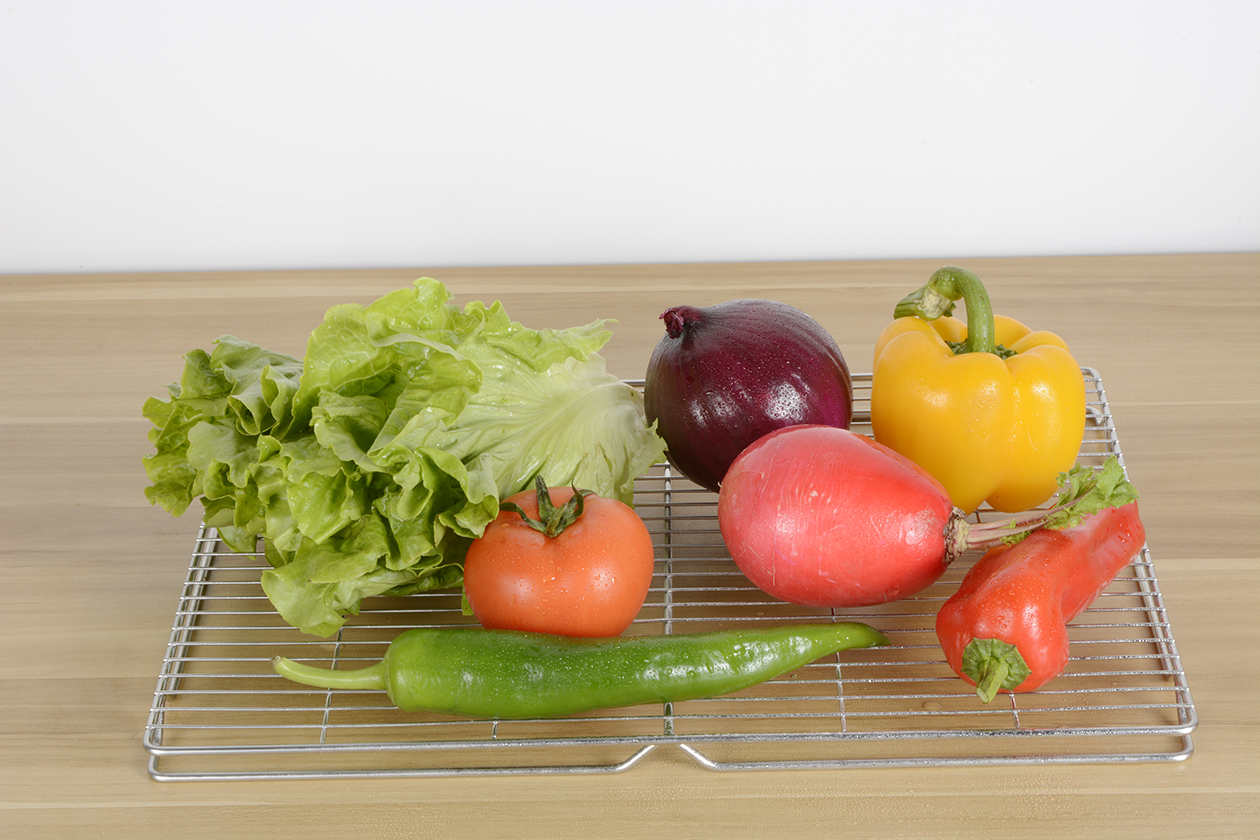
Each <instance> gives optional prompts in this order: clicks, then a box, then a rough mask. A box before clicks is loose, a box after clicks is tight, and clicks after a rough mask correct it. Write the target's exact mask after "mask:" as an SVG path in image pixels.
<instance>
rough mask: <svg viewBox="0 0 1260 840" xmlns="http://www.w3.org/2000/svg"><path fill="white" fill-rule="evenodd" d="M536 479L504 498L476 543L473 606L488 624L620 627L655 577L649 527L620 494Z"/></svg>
mask: <svg viewBox="0 0 1260 840" xmlns="http://www.w3.org/2000/svg"><path fill="white" fill-rule="evenodd" d="M538 484H539V489H538V490H525V491H522V492H520V493H515V494H513V495H511V496H509V497H508V498H506V499H504V500H503V501H502V504H501V506H500V510H499V514H498V516H497V517H495V520H494V521H493V522H491V523H490V524H489V525H488V526H486V530H485V533H483V534H482V535H481V536H480V537H478V538H477V539H475V540H473V541H472V544H471V545H469V547H468V552H467V554H466V556H465V557H464V597H465V607H466V612H467V613H470V614H472V615H473V616H474V617H476V619H477V621H478V623H480V624H481V625H482V626H483V627H485V628H487V629H499V630H523V631H528V632H533V633H550V634H555V635H561V636H589V637H600V636H617V635H619V634H621V633H622V632H623V631H625V629H626V628H627V627H629V626H630V624H631V623H632V622H633V621H634V618H635V616H636V615H637V614H638V613H639V610H640V609H641V608H642V607H643V603H644V599H645V598H646V597H647V594H648V591H649V589H650V588H651V585H652V575H653V573H654V570H655V564H656V559H655V547H654V545H653V541H652V534H651V532H650V531H649V530H648V527H647V525H646V524H645V523H644V522H643V520H642V519H641V518H639V516H638V514H636V513H635V512H634V510H633V509H632V508H631V507H630V506H629V505H627V504H625V503H624V502H621V501H619V500H617V499H609V498H607V497H605V496H601V495H600V494H599V493H582V492H581V491H576V490H574V489H573V488H572V487H557V488H555V489H554V490H550V491H548V490H547V488H546V484H545V483H544V482H541V481H540V482H539V483H538ZM578 496H581V501H577V500H576V497H578ZM549 524H550V525H551V528H550V530H552V531H555V532H556V533H555V534H554V535H549V534H548V530H549V528H548V525H549ZM562 524H563V527H560V526H561V525H562Z"/></svg>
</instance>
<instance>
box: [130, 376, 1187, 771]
mask: <svg viewBox="0 0 1260 840" xmlns="http://www.w3.org/2000/svg"><path fill="white" fill-rule="evenodd" d="M1082 373H1083V375H1084V377H1085V382H1086V388H1087V392H1088V408H1087V410H1088V416H1089V422H1088V424H1087V430H1086V436H1085V441H1084V443H1083V444H1082V447H1081V453H1080V462H1081V463H1084V464H1087V465H1094V466H1098V465H1101V464H1102V462H1103V460H1105V459H1106V458H1107V457H1108V456H1112V455H1114V456H1116V457H1117V458H1119V459H1120V462H1121V465H1123V463H1124V460H1123V454H1122V452H1121V450H1120V442H1119V439H1118V437H1117V435H1116V429H1115V425H1114V423H1113V421H1112V416H1111V411H1110V408H1109V406H1108V404H1107V398H1106V394H1105V392H1104V389H1103V384H1102V380H1101V378H1100V377H1099V375H1098V373H1097V371H1095V370H1093V369H1091V368H1083V369H1082ZM854 390H855V420H854V424H853V428H854V430H855V431H859V432H864V433H868V432H869V428H870V427H869V419H870V418H869V406H870V400H869V396H870V376H869V375H859V376H856V377H854ZM635 500H636V510H637V511H638V512H639V514H640V515H641V516H642V517H643V519H644V521H645V522H647V524H648V526H649V528H650V530H651V531H652V534H653V538H654V541H655V543H656V556H657V560H656V570H655V576H654V579H653V584H652V589H651V592H650V593H649V596H648V600H647V602H646V604H645V605H644V608H643V610H642V612H641V614H640V615H639V617H638V619H637V620H636V621H635V623H634V625H632V627H631V629H630V630H628V631H627V632H628V633H690V632H701V631H705V630H716V629H722V628H730V627H749V626H756V625H769V624H783V623H788V622H801V621H833V620H834V621H842V620H857V621H865V622H868V623H870V624H872V625H874V626H876V627H878V628H879V629H880V630H882V631H884V633H885V634H886V635H888V636H889V637H890V639H891V640H892V645H891V646H888V647H880V648H872V649H863V650H854V651H846V652H843V653H841V654H838V655H833V656H831V657H828V658H826V659H823V660H819V661H817V662H815V663H813V664H811V665H808V666H806V667H804V668H801V669H799V670H797V671H795V672H794V673H791V674H788V675H785V676H783V677H781V678H779V679H776V680H772V681H770V682H768V683H765V684H763V685H761V686H758V687H756V688H753V689H749V690H746V691H742V692H739V693H737V694H733V695H729V696H726V697H721V698H716V699H711V700H696V701H688V702H685V703H673V704H658V705H650V706H636V707H632V708H625V709H615V710H608V711H604V712H598V713H589V714H583V715H578V716H574V717H569V718H561V719H549V720H525V721H481V720H468V719H463V718H456V717H450V716H443V715H432V714H413V713H404V712H401V711H399V710H398V709H396V708H394V707H393V706H392V705H391V704H390V703H389V702H388V700H387V699H386V697H385V695H384V693H383V692H373V691H346V690H339V691H328V690H323V689H312V688H308V687H305V686H300V685H297V684H294V683H291V682H289V681H287V680H285V679H283V678H281V677H278V676H276V675H275V674H274V672H273V671H272V670H271V666H270V661H271V658H272V657H273V656H276V655H283V656H287V657H290V658H296V659H302V660H306V661H310V662H312V663H313V664H317V665H322V666H325V667H330V666H332V667H345V668H350V667H357V666H361V665H365V664H368V663H369V662H371V661H375V660H376V659H379V658H380V656H381V655H382V654H383V652H384V650H385V648H386V647H387V645H388V644H389V642H390V640H392V639H393V638H394V637H395V636H396V635H397V634H398V633H399V632H401V631H402V630H404V629H406V628H408V627H418V626H453V625H460V624H467V623H470V622H471V619H469V618H468V617H466V616H464V615H463V613H462V611H461V604H460V595H459V593H458V592H457V591H445V592H434V593H426V594H419V595H412V596H408V597H405V598H374V599H369V600H368V601H365V602H364V603H363V605H362V608H361V611H360V613H359V615H357V616H354V617H353V618H352V619H351V620H350V621H349V622H348V623H347V624H346V626H345V627H344V628H343V629H342V630H341V632H339V633H338V634H337V635H336V636H335V637H333V638H329V639H322V638H318V637H314V636H310V635H306V634H303V633H300V632H299V631H297V630H295V629H293V628H292V627H290V626H289V625H287V624H286V623H285V622H284V621H283V620H282V619H281V618H280V617H279V616H278V615H277V614H276V613H275V611H274V610H273V609H272V607H271V604H270V603H269V602H268V600H267V598H266V596H265V595H264V594H263V592H262V589H261V586H260V584H259V577H260V574H261V572H262V571H263V570H264V569H265V568H267V564H266V562H265V560H264V559H263V556H262V554H261V552H259V553H257V554H242V553H237V552H233V551H230V550H228V549H227V548H226V547H225V546H224V544H223V543H221V542H220V541H219V540H218V538H217V535H216V532H215V531H214V530H213V529H212V528H207V527H205V526H204V525H202V526H201V527H200V528H199V530H198V533H197V536H196V540H195V542H194V546H193V551H192V555H191V561H190V563H189V567H188V575H187V579H186V581H185V583H184V587H183V591H182V593H181V596H180V599H179V604H178V606H177V609H176V611H175V619H174V624H173V626H172V629H171V635H170V640H169V643H168V645H167V649H166V654H165V656H164V658H163V660H162V665H161V668H160V671H159V674H158V680H157V687H156V690H155V692H154V695H153V705H152V707H151V709H150V711H149V715H148V720H147V724H146V727H145V734H144V745H145V748H146V750H147V751H148V753H149V773H150V775H151V776H152V778H154V779H156V780H160V781H174V780H185V781H193V780H200V781H208V780H215V779H295V778H331V777H391V776H457V775H494V774H544V773H588V774H593V773H616V772H622V771H626V770H629V769H630V768H632V767H634V766H636V765H638V764H639V763H640V762H642V761H644V760H645V758H646V757H647V756H648V755H649V754H650V753H652V752H653V751H654V750H658V749H662V748H664V749H672V750H677V751H680V752H681V753H682V754H683V755H685V756H688V757H689V758H690V759H692V760H694V761H695V762H696V763H697V764H698V765H700V766H702V767H704V768H707V769H710V770H716V771H738V770H767V769H805V768H810V769H830V768H845V767H896V766H936V765H993V764H1066V763H1121V762H1150V761H1182V760H1185V759H1186V758H1188V757H1189V756H1190V755H1191V753H1192V751H1193V744H1192V740H1191V733H1192V732H1193V730H1194V729H1195V726H1196V724H1197V714H1196V711H1195V707H1194V703H1193V701H1192V699H1191V696H1190V689H1189V686H1188V684H1187V682H1186V676H1185V673H1184V671H1183V669H1182V666H1181V660H1180V657H1179V655H1178V653H1177V647H1176V641H1175V639H1174V637H1173V633H1172V627H1171V626H1170V624H1169V622H1168V617H1167V614H1166V611H1165V606H1164V602H1163V597H1162V595H1161V594H1160V590H1159V583H1158V579H1157V578H1156V575H1155V569H1154V564H1153V562H1152V558H1151V554H1150V551H1149V549H1148V548H1147V547H1143V549H1142V551H1141V552H1140V554H1139V555H1138V556H1137V557H1135V558H1134V560H1133V561H1132V562H1131V563H1130V565H1129V566H1128V567H1127V568H1126V569H1124V570H1123V571H1121V573H1120V574H1119V575H1118V576H1117V577H1116V579H1115V581H1113V583H1112V584H1111V586H1109V587H1108V589H1107V590H1106V591H1105V592H1104V593H1103V594H1102V596H1101V597H1099V598H1098V600H1097V601H1095V602H1094V604H1093V605H1092V606H1091V607H1090V608H1089V609H1087V610H1086V611H1085V612H1084V613H1082V614H1081V615H1080V616H1078V618H1077V619H1076V621H1075V622H1073V624H1072V627H1071V631H1070V637H1071V651H1072V656H1071V660H1070V661H1069V663H1068V665H1067V668H1066V670H1065V671H1064V673H1063V674H1061V675H1060V676H1059V677H1057V678H1056V679H1054V680H1053V681H1052V682H1050V683H1049V684H1047V685H1046V686H1044V687H1043V688H1042V689H1041V690H1040V691H1037V692H1033V693H1029V694H1021V695H999V696H998V697H997V698H996V699H994V700H993V701H992V702H991V703H989V704H984V703H982V702H981V701H980V700H979V699H978V698H977V697H976V695H975V693H974V691H972V690H971V689H970V687H969V686H967V685H966V684H964V683H963V682H962V681H961V680H959V679H958V678H957V677H956V676H955V675H954V674H953V672H952V671H951V670H950V669H949V667H948V666H947V665H946V663H945V662H944V660H943V657H942V654H941V651H940V648H939V646H938V644H937V642H936V636H935V633H934V630H933V623H934V619H935V615H936V612H937V610H938V608H939V607H940V605H941V603H942V602H943V601H944V600H945V599H946V598H948V597H949V596H950V594H951V593H952V592H953V591H954V590H955V589H956V588H957V586H958V583H959V581H960V580H961V579H962V576H963V574H965V572H966V570H967V569H968V568H969V567H970V566H971V565H972V564H973V563H974V562H975V560H976V559H977V557H978V554H975V553H969V554H967V555H965V556H964V557H963V558H961V559H960V560H958V561H956V562H955V563H954V564H952V565H951V567H950V569H949V571H948V572H947V573H946V575H945V576H944V577H943V578H942V579H941V580H940V581H938V582H937V583H936V584H935V585H933V586H932V587H930V588H929V589H928V590H926V591H924V592H922V593H920V594H919V595H917V596H914V597H912V598H907V599H904V600H902V601H899V602H896V603H893V604H887V605H883V606H881V607H871V608H864V609H855V610H845V611H839V610H815V609H809V608H802V607H796V606H792V605H789V604H784V603H781V602H778V601H775V600H774V599H772V598H770V597H769V596H767V595H765V594H764V593H762V592H761V591H760V590H758V589H757V588H756V587H754V586H752V584H750V583H749V582H748V580H747V579H746V578H745V577H744V576H743V575H742V574H740V573H739V571H738V570H737V569H736V568H735V567H734V565H733V564H732V563H731V561H730V559H729V555H728V554H727V553H726V549H725V546H724V545H723V542H722V539H721V535H720V534H719V532H718V529H717V524H716V503H717V499H716V496H715V495H713V494H712V493H709V492H707V491H704V490H702V489H700V488H698V487H696V486H695V485H693V484H691V483H690V482H688V481H687V480H685V479H683V478H681V477H679V476H677V475H676V474H674V473H672V472H671V470H670V469H669V468H668V467H667V466H666V465H658V466H656V467H654V468H653V469H652V470H650V471H649V472H648V473H647V474H646V475H644V476H641V477H640V478H639V479H638V481H637V482H636V488H635ZM985 515H986V512H985V511H984V510H983V509H982V510H981V511H980V512H979V513H978V514H977V518H983V517H984V516H985Z"/></svg>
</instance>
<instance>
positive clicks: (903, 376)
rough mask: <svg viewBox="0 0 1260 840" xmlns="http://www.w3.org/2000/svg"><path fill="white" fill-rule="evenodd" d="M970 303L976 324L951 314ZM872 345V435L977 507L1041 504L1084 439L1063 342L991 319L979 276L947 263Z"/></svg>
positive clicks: (1074, 373)
mask: <svg viewBox="0 0 1260 840" xmlns="http://www.w3.org/2000/svg"><path fill="white" fill-rule="evenodd" d="M960 298H961V299H962V300H963V303H964V306H965V307H966V313H967V322H966V323H965V324H964V323H963V322H962V321H960V320H958V319H957V318H953V317H950V313H951V312H952V311H953V309H954V301H956V300H958V299H960ZM894 318H895V320H893V322H892V323H891V324H889V325H888V326H887V327H886V328H885V329H884V331H883V332H882V333H881V334H880V336H879V339H878V340H877V341H876V344H875V366H874V374H873V376H872V381H871V426H872V430H873V434H874V438H875V440H877V441H878V442H880V443H882V444H884V445H885V446H888V447H889V448H891V449H893V450H895V451H897V452H899V453H901V454H902V455H904V456H906V457H907V458H909V459H910V460H912V461H914V462H915V463H917V464H918V465H919V466H921V467H923V468H924V469H925V470H927V471H928V472H929V473H931V474H932V475H933V476H934V477H935V478H936V479H937V480H938V481H940V483H941V484H942V485H943V486H944V487H945V490H946V491H947V492H948V493H949V495H950V498H951V499H952V500H953V502H954V505H955V506H956V507H957V508H959V509H960V510H961V511H963V512H964V513H971V512H973V511H974V510H976V508H978V507H979V506H980V505H981V504H982V503H984V502H986V501H987V502H988V504H989V506H990V507H992V508H993V509H995V510H999V511H1006V512H1017V511H1024V510H1029V509H1031V508H1034V507H1037V506H1038V505H1040V504H1041V503H1042V502H1045V501H1046V500H1047V499H1049V498H1050V497H1051V496H1052V495H1054V494H1055V492H1056V491H1057V489H1058V477H1059V474H1060V473H1062V472H1066V471H1067V470H1069V469H1071V468H1072V466H1073V465H1074V464H1075V463H1076V459H1077V456H1078V455H1079V453H1080V448H1081V441H1082V440H1083V439H1084V435H1085V383H1084V378H1083V376H1082V375H1081V368H1080V366H1079V365H1078V364H1077V363H1076V361H1075V360H1074V359H1073V358H1072V354H1071V353H1070V352H1069V351H1068V348H1067V345H1066V344H1065V343H1064V342H1063V339H1061V338H1059V337H1058V336H1057V335H1055V334H1054V333H1050V332H1045V331H1037V332H1033V331H1032V330H1030V329H1029V328H1028V327H1026V326H1024V325H1023V324H1021V323H1020V322H1019V321H1016V320H1014V319H1013V318H1007V317H1005V316H1000V315H999V316H994V315H993V309H992V305H991V303H990V301H989V295H988V293H987V292H986V291H985V289H984V286H983V285H982V284H981V282H980V279H979V278H978V277H976V275H975V274H973V273H972V272H970V271H967V270H966V269H963V268H958V267H956V266H946V267H944V268H941V269H939V270H938V271H936V272H935V273H934V274H933V275H932V279H931V280H929V281H928V283H927V284H926V285H924V286H923V288H921V289H919V290H918V291H917V292H915V293H914V294H911V295H908V296H907V297H906V298H904V299H903V300H902V301H901V302H900V303H899V304H898V305H897V308H896V309H895V311H894Z"/></svg>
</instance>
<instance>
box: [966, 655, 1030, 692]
mask: <svg viewBox="0 0 1260 840" xmlns="http://www.w3.org/2000/svg"><path fill="white" fill-rule="evenodd" d="M962 672H963V673H964V674H966V675H967V676H968V677H970V678H971V679H972V680H973V681H974V682H975V684H976V694H977V695H979V697H980V700H981V701H983V702H985V703H988V702H989V701H991V700H992V699H993V698H994V697H996V696H997V693H998V692H999V691H1001V690H1002V689H1006V690H1007V691H1011V690H1013V689H1016V688H1018V687H1019V685H1020V683H1022V682H1023V681H1024V680H1026V679H1028V675H1029V674H1031V673H1032V669H1031V668H1029V667H1028V663H1027V662H1025V661H1024V657H1023V656H1022V655H1020V652H1019V648H1017V647H1015V645H1012V644H1009V643H1007V642H1004V641H1002V640H1001V639H972V640H971V641H970V642H968V643H967V647H966V648H964V649H963V655H962Z"/></svg>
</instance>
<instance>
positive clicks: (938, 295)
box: [893, 265, 997, 354]
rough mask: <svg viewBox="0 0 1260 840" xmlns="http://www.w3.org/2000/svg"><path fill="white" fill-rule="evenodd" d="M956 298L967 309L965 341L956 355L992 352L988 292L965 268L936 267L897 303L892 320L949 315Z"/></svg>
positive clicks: (994, 347) (994, 341)
mask: <svg viewBox="0 0 1260 840" xmlns="http://www.w3.org/2000/svg"><path fill="white" fill-rule="evenodd" d="M959 299H961V300H962V302H963V306H964V307H965V308H966V310H967V340H966V341H964V342H963V343H962V347H961V348H959V349H958V350H957V351H956V352H957V353H959V354H962V353H996V352H997V337H996V331H995V328H994V326H993V304H992V303H991V302H990V301H989V293H988V292H987V291H985V288H984V284H983V283H981V282H980V278H979V277H977V276H976V275H975V274H974V273H972V272H970V271H968V270H967V269H965V268H959V267H958V266H956V265H947V266H944V267H942V268H938V269H937V270H936V271H934V272H933V273H932V276H931V277H930V278H929V279H928V281H927V283H925V284H924V285H923V287H922V288H920V289H919V290H918V291H916V292H913V293H912V294H909V295H906V296H905V297H904V298H902V299H901V301H900V302H898V304H897V306H896V308H895V309H894V310H893V317H895V318H904V317H907V316H914V317H918V318H922V319H923V320H925V321H935V320H936V319H937V318H940V317H942V316H945V315H949V314H951V313H952V312H953V311H954V301H956V300H959Z"/></svg>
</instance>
